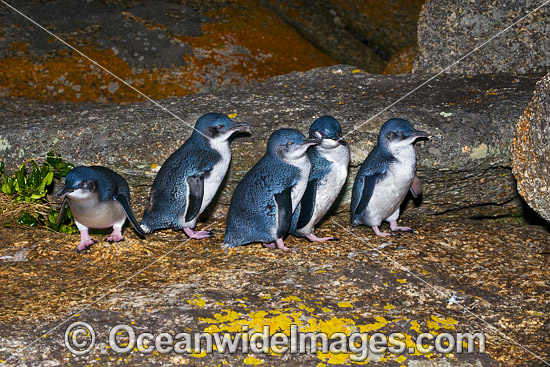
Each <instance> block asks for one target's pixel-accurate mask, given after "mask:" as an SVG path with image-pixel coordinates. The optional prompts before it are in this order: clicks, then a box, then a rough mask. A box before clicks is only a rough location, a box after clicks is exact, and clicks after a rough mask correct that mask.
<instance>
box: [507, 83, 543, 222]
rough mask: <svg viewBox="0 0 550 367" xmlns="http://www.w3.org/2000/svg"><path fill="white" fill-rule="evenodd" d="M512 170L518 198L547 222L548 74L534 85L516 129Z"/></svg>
mask: <svg viewBox="0 0 550 367" xmlns="http://www.w3.org/2000/svg"><path fill="white" fill-rule="evenodd" d="M512 167H513V172H514V174H515V176H516V180H517V184H518V185H517V186H518V191H519V193H520V194H521V196H523V198H524V199H525V201H527V203H528V204H529V205H530V206H531V207H532V208H533V209H535V210H536V211H537V212H538V213H539V214H540V215H541V216H542V217H543V218H544V219H546V220H547V221H549V222H550V74H548V75H546V77H544V79H542V80H541V81H540V82H538V83H537V89H536V90H535V95H534V97H533V99H532V100H531V102H529V105H528V106H527V109H526V110H525V113H524V114H523V115H522V116H521V118H520V119H519V122H518V124H517V126H516V134H515V138H514V140H513V142H512Z"/></svg>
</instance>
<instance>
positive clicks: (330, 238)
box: [306, 233, 339, 242]
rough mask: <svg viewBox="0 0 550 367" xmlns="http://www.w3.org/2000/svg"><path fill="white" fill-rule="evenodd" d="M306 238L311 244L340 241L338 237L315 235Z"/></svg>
mask: <svg viewBox="0 0 550 367" xmlns="http://www.w3.org/2000/svg"><path fill="white" fill-rule="evenodd" d="M306 238H307V239H308V240H309V241H311V242H326V241H339V239H338V238H336V237H317V236H316V235H315V234H314V233H311V234H310V235H309V236H306Z"/></svg>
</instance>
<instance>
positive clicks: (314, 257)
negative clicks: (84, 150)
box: [0, 216, 550, 367]
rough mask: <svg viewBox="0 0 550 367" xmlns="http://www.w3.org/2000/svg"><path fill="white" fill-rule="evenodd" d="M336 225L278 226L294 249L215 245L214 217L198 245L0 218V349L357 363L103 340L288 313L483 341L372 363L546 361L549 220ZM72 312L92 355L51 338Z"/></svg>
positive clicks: (324, 326) (343, 328) (21, 354)
mask: <svg viewBox="0 0 550 367" xmlns="http://www.w3.org/2000/svg"><path fill="white" fill-rule="evenodd" d="M346 221H347V216H344V217H343V218H333V220H331V221H329V222H327V223H326V224H325V225H324V226H323V227H322V228H320V232H321V233H322V234H323V235H335V236H337V237H338V238H340V241H337V242H330V243H309V242H307V241H306V240H305V239H297V238H292V237H291V238H289V239H288V240H287V244H288V245H289V246H291V247H295V248H296V249H297V251H296V252H294V251H288V252H284V251H273V250H268V249H264V248H262V247H261V246H260V245H258V244H256V245H251V246H245V247H240V248H237V249H235V250H233V251H231V252H230V253H225V252H224V251H222V250H221V249H220V244H221V242H222V239H221V235H222V233H223V230H224V222H223V221H216V222H210V223H208V224H207V225H206V224H200V226H201V227H202V228H209V229H215V230H216V232H215V233H216V238H212V239H204V240H199V241H196V240H187V239H186V238H185V236H184V235H183V234H182V233H181V232H174V231H160V232H158V233H155V234H154V235H151V236H148V237H147V238H146V239H138V238H137V236H136V235H135V233H134V232H133V231H132V230H131V229H130V228H127V229H126V230H125V233H124V234H125V236H126V241H124V242H120V243H117V244H107V243H105V242H101V239H102V238H105V236H101V235H100V234H97V233H95V234H93V236H94V238H96V239H97V240H98V241H99V242H98V243H97V244H96V245H94V246H92V249H91V251H89V252H87V253H83V254H77V253H76V252H75V251H74V248H75V246H76V244H77V243H78V235H74V236H67V235H63V234H60V233H52V232H49V231H45V230H37V229H20V228H19V229H18V228H9V229H6V228H0V279H1V280H2V284H3V291H2V292H0V304H2V312H1V313H0V331H1V332H0V343H1V346H2V347H1V348H0V360H3V361H6V360H8V358H12V359H9V361H8V364H7V365H8V366H14V365H18V366H19V365H25V366H28V367H42V366H55V365H60V364H61V365H68V364H70V365H71V366H84V365H89V364H92V365H100V366H120V365H125V366H174V365H190V366H219V365H222V366H226V365H227V366H244V365H251V364H258V365H260V366H277V367H287V366H288V367H293V366H306V367H317V366H319V364H320V363H323V364H324V365H327V366H330V365H338V364H339V365H343V364H347V365H356V364H355V363H353V362H352V361H351V360H350V355H351V354H352V353H303V354H292V355H291V354H285V355H282V356H280V355H277V354H273V353H267V354H254V353H235V354H229V353H218V352H214V353H212V354H206V353H200V352H196V353H183V354H176V353H169V354H165V353H153V354H144V353H140V352H139V351H138V350H137V349H136V350H134V351H132V352H131V353H128V354H122V355H120V354H116V353H115V352H114V351H113V348H109V342H108V334H109V331H110V330H111V328H113V327H114V326H115V325H118V324H126V325H128V326H131V327H132V328H134V330H135V332H136V334H140V333H143V332H150V333H153V334H155V335H158V334H160V333H161V332H168V333H171V334H176V333H180V332H189V333H195V332H211V333H213V332H218V331H221V332H222V333H223V332H229V333H235V332H238V331H241V328H242V327H243V326H245V325H247V326H249V327H250V330H251V331H254V332H256V331H261V330H262V326H264V325H268V326H270V331H269V333H270V334H274V333H275V332H284V333H285V334H287V335H288V334H289V329H290V324H295V325H298V327H299V328H300V330H302V331H304V330H308V331H312V332H324V333H327V335H332V334H333V333H335V332H343V333H345V334H346V335H349V334H350V333H352V332H356V331H357V332H364V333H368V334H369V335H373V334H374V333H376V332H382V333H384V334H385V335H389V333H393V332H399V333H403V334H404V335H405V336H406V338H407V347H409V348H410V347H412V346H413V345H414V344H411V341H412V340H415V339H413V338H416V336H417V335H418V334H419V333H426V332H430V333H434V334H435V335H437V334H441V333H451V335H455V333H459V332H460V333H467V332H469V333H478V332H479V333H483V334H484V335H485V338H486V343H485V345H486V352H485V353H475V354H468V353H465V352H463V353H449V354H446V355H441V354H438V353H434V354H427V355H426V354H422V353H420V352H419V351H416V350H415V349H413V350H412V352H411V351H410V350H407V351H405V352H404V353H401V354H398V355H395V354H391V353H389V352H388V351H386V352H384V353H382V354H380V353H374V352H371V353H369V355H368V364H367V365H373V366H382V365H383V366H389V367H401V366H403V365H405V366H408V367H496V366H541V365H542V363H541V362H540V360H538V359H537V358H536V357H534V356H533V355H532V354H530V353H528V352H526V351H525V350H524V349H522V348H520V347H519V346H518V345H517V344H516V343H519V344H521V345H522V346H523V347H524V348H527V349H528V350H529V351H531V352H532V353H533V354H534V355H537V356H539V357H540V358H542V359H546V360H548V358H550V353H549V350H548V343H549V342H550V340H549V338H550V303H549V300H550V297H549V296H550V284H549V282H548V279H549V278H550V267H549V266H548V264H549V263H548V262H549V260H550V259H549V255H548V253H549V251H550V241H549V238H548V232H547V231H545V230H544V229H542V228H541V227H536V226H518V225H510V224H496V223H494V224H490V223H487V222H480V221H469V220H461V221H455V222H442V221H438V220H433V221H430V222H425V221H416V222H415V221H412V222H411V223H410V224H411V225H412V226H414V227H415V229H416V231H415V233H414V234H404V235H402V236H397V237H393V238H389V239H388V238H379V237H375V236H374V235H372V233H371V231H370V230H369V229H367V228H355V229H353V230H352V231H349V230H347V229H346V228H344V227H343V226H345V225H346V224H345V223H346ZM340 223H342V224H340ZM545 254H546V255H545ZM404 269H410V270H411V272H412V273H409V272H407V271H406V270H404ZM452 300H454V301H455V302H456V303H453V302H452ZM73 315H74V316H73ZM75 321H82V322H87V323H89V324H90V325H91V326H92V327H93V328H94V329H95V332H96V346H95V348H92V351H91V354H90V355H83V356H76V355H73V354H71V353H69V351H68V349H67V348H66V347H65V346H64V342H63V340H64V334H65V332H66V330H67V328H68V327H69V325H70V324H72V323H73V322H75ZM484 321H485V322H484ZM490 325H493V326H494V327H496V329H497V330H498V331H497V330H495V329H494V328H493V327H491V326H490ZM54 328H56V329H54ZM500 332H502V333H504V334H505V335H507V336H508V337H510V338H511V339H513V340H514V342H509V340H507V339H505V338H504V337H503V336H502V335H501V334H500ZM87 340H89V339H87ZM31 342H32V343H33V344H32V345H29V344H30V343H31ZM152 344H153V343H150V345H152ZM23 348H26V349H25V350H22V349H23ZM262 362H263V364H261V363H262Z"/></svg>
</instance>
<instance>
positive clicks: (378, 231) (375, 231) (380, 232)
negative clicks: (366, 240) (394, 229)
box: [372, 226, 396, 236]
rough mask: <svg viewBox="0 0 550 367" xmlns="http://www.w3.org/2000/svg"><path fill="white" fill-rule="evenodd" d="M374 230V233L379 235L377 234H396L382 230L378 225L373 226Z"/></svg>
mask: <svg viewBox="0 0 550 367" xmlns="http://www.w3.org/2000/svg"><path fill="white" fill-rule="evenodd" d="M372 230H373V231H374V234H375V235H377V236H396V234H395V233H388V232H382V231H380V228H378V226H373V227H372Z"/></svg>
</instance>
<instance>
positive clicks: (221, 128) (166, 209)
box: [141, 113, 248, 239]
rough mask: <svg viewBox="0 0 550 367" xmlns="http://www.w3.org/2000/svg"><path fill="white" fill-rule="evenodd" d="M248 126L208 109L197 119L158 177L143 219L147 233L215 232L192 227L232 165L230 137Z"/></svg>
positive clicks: (207, 234)
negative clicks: (164, 229)
mask: <svg viewBox="0 0 550 367" xmlns="http://www.w3.org/2000/svg"><path fill="white" fill-rule="evenodd" d="M247 128H248V125H246V124H240V123H235V122H233V121H232V120H231V119H230V118H229V117H227V116H225V115H224V114H221V113H208V114H206V115H203V116H201V117H200V118H199V119H198V120H197V122H196V124H195V129H194V130H193V133H192V134H191V137H190V138H189V139H188V140H187V141H186V142H185V143H184V144H183V145H182V146H181V147H180V148H179V149H178V150H176V151H175V152H174V153H172V155H170V157H168V159H167V160H166V162H164V164H163V165H162V167H161V168H160V170H159V172H158V174H157V176H156V177H155V180H154V182H153V186H152V187H151V191H150V193H149V201H148V206H147V208H146V209H145V213H144V214H143V219H142V221H141V226H142V228H143V229H144V230H145V232H146V233H151V232H153V231H155V230H157V229H163V228H173V229H176V230H179V229H183V231H184V232H185V234H187V236H189V237H192V238H196V239H200V238H206V237H211V236H212V234H211V232H210V231H194V230H193V229H194V228H195V225H196V224H197V220H198V218H199V216H200V215H201V213H202V212H203V211H204V210H205V209H206V207H207V206H208V205H209V204H210V202H211V201H212V199H213V198H214V196H215V195H216V193H217V192H218V189H219V188H220V185H221V183H222V181H223V179H224V177H225V175H226V173H227V169H228V168H229V163H230V161H231V149H230V146H229V141H228V139H229V137H230V136H231V135H232V134H233V133H234V132H236V131H239V130H246V129H247Z"/></svg>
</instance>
